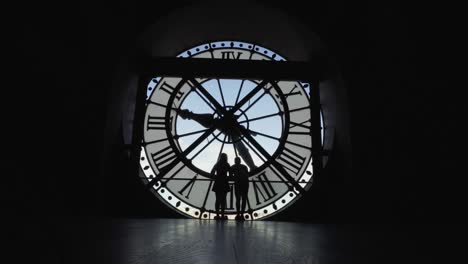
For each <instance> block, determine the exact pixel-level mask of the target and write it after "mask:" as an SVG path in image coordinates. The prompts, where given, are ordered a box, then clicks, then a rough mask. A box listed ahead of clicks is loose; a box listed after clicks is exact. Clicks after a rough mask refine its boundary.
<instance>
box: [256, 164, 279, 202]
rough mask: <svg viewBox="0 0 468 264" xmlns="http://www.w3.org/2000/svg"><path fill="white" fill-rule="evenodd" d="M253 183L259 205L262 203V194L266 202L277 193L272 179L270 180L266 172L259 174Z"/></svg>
mask: <svg viewBox="0 0 468 264" xmlns="http://www.w3.org/2000/svg"><path fill="white" fill-rule="evenodd" d="M257 181H258V182H257ZM252 184H253V188H254V193H255V200H256V201H257V205H259V204H261V203H262V202H261V201H260V196H262V198H263V202H266V201H268V200H270V199H271V198H273V197H274V196H275V195H276V194H277V193H276V192H275V189H274V188H273V186H272V185H271V183H270V181H269V180H268V177H267V176H266V174H265V172H263V173H262V174H260V175H259V176H257V177H256V179H254V181H253V182H252ZM259 194H260V196H259Z"/></svg>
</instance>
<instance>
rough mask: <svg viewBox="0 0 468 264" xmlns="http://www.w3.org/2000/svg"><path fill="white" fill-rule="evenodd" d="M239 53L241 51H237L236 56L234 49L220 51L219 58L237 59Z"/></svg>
mask: <svg viewBox="0 0 468 264" xmlns="http://www.w3.org/2000/svg"><path fill="white" fill-rule="evenodd" d="M241 55H242V52H240V51H238V52H237V56H236V55H235V52H234V51H221V58H222V59H226V60H234V59H236V60H238V59H239V58H240V56H241Z"/></svg>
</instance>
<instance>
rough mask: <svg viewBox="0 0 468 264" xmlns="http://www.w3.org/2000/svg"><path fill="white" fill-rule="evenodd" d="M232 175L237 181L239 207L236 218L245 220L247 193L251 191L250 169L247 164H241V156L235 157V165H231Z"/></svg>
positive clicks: (236, 189)
mask: <svg viewBox="0 0 468 264" xmlns="http://www.w3.org/2000/svg"><path fill="white" fill-rule="evenodd" d="M230 176H231V178H232V179H233V180H234V183H235V188H234V189H235V194H236V209H237V216H236V220H244V216H243V215H242V214H243V213H244V212H245V206H246V204H247V193H248V192H249V170H248V169H247V166H245V165H243V164H241V160H240V158H239V157H236V158H235V159H234V165H232V166H231V175H230ZM241 205H242V207H241Z"/></svg>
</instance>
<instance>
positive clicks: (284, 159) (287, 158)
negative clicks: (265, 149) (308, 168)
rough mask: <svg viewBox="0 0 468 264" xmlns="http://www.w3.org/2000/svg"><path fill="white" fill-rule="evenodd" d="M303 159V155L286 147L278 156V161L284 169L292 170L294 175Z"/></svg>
mask: <svg viewBox="0 0 468 264" xmlns="http://www.w3.org/2000/svg"><path fill="white" fill-rule="evenodd" d="M304 161H305V158H304V157H302V156H300V155H299V154H297V153H295V152H294V151H291V150H290V149H288V148H284V150H283V153H281V155H280V156H279V157H278V162H279V163H281V165H282V166H283V167H284V168H285V169H287V170H289V171H291V172H293V173H294V174H295V175H297V174H298V173H299V170H300V169H301V167H302V164H303V163H304Z"/></svg>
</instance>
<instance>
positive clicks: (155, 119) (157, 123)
mask: <svg viewBox="0 0 468 264" xmlns="http://www.w3.org/2000/svg"><path fill="white" fill-rule="evenodd" d="M165 128H166V126H165V122H164V117H159V116H148V123H147V130H150V129H162V130H164V129H165Z"/></svg>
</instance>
